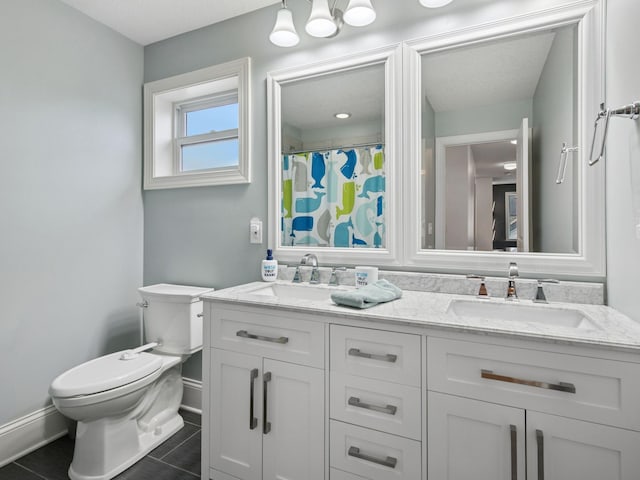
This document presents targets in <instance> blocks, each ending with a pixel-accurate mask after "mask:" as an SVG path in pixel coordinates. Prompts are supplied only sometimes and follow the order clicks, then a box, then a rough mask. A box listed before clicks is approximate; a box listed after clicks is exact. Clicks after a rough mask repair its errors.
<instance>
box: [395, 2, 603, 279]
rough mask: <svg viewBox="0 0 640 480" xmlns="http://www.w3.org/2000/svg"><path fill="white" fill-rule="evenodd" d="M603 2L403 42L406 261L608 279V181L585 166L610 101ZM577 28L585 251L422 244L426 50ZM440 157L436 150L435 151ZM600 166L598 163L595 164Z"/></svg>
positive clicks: (452, 268) (445, 268)
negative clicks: (597, 122) (596, 123)
mask: <svg viewBox="0 0 640 480" xmlns="http://www.w3.org/2000/svg"><path fill="white" fill-rule="evenodd" d="M603 8H604V7H603V5H602V2H598V1H584V2H580V3H578V4H571V5H566V6H561V7H556V8H552V9H547V10H543V11H538V12H535V13H531V14H527V15H520V16H518V17H515V18H508V19H501V20H499V21H495V22H492V23H487V24H483V25H475V26H471V27H468V28H464V29H460V30H456V31H453V32H448V33H445V34H438V35H433V36H429V37H425V38H421V39H417V40H412V41H407V42H405V48H404V58H403V63H404V68H405V72H404V81H405V84H404V91H405V99H406V100H405V117H404V119H403V120H404V124H405V126H406V127H405V132H406V133H405V138H404V142H405V158H407V159H409V160H410V164H409V165H408V166H407V167H406V169H405V178H404V182H405V183H404V186H405V196H404V199H403V200H404V202H403V203H404V204H405V205H406V206H407V212H406V215H407V217H406V218H405V223H406V224H407V235H406V240H405V241H406V246H405V248H406V250H405V252H406V256H405V259H404V264H405V265H406V266H407V267H409V268H412V269H420V270H424V269H427V270H429V271H440V272H450V273H473V272H476V273H483V274H496V275H499V276H504V275H505V273H506V271H507V265H508V264H509V262H517V263H518V266H519V268H520V271H521V272H525V273H526V275H531V276H534V277H535V276H555V277H557V278H559V279H562V278H575V277H585V278H589V279H601V278H603V277H604V276H605V272H606V261H605V203H604V202H605V183H604V174H605V172H604V166H602V165H600V166H599V167H598V166H597V165H595V166H594V167H587V160H588V159H587V158H586V157H587V152H588V151H589V142H590V136H591V133H592V132H591V129H592V128H593V126H592V122H593V119H594V118H596V115H597V113H598V106H599V105H600V103H601V102H603V101H604V59H603V55H604V39H603V35H604V25H603V21H604V15H603ZM567 25H577V28H578V85H577V90H578V91H577V98H578V112H577V116H576V118H577V121H578V125H577V132H578V138H577V140H578V143H577V144H578V146H579V150H578V152H579V155H577V156H575V160H574V161H576V162H577V164H576V166H577V168H578V170H579V173H580V176H579V178H580V183H579V194H578V198H579V200H580V206H579V209H578V211H579V232H580V239H579V245H580V248H579V253H576V254H557V253H533V252H532V253H525V252H521V253H511V252H478V251H471V252H468V251H461V250H435V249H433V250H431V249H423V248H422V245H421V235H422V234H421V222H422V208H421V206H420V205H419V204H418V203H417V202H412V199H416V198H420V193H421V185H420V175H416V173H415V172H419V171H420V167H421V162H422V152H421V143H422V134H421V108H420V105H421V102H420V101H419V99H420V96H421V69H420V61H421V55H424V54H427V53H432V52H441V51H443V50H447V49H449V48H454V47H460V46H465V45H473V44H475V43H479V42H482V41H486V40H490V39H496V38H509V37H513V36H517V35H521V34H526V33H532V32H536V31H541V30H548V29H551V28H556V27H561V26H567ZM434 154H435V152H434ZM596 167H598V168H596Z"/></svg>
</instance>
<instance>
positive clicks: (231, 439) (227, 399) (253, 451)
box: [209, 348, 262, 480]
mask: <svg viewBox="0 0 640 480" xmlns="http://www.w3.org/2000/svg"><path fill="white" fill-rule="evenodd" d="M210 388H211V391H210V399H211V400H210V402H211V422H210V423H211V424H210V425H209V435H210V459H211V460H210V466H211V468H213V469H215V470H217V471H220V472H224V473H226V474H229V475H233V476H234V477H237V478H239V479H241V480H261V479H262V402H261V399H262V358H260V357H256V356H253V355H245V354H242V353H236V352H229V351H226V350H219V349H217V348H213V349H211V387H210ZM252 388H253V395H251V393H252V391H251V390H252ZM252 403H253V408H252ZM251 413H253V415H250V414H251ZM254 418H255V420H253V419H254ZM212 473H213V472H212ZM212 478H215V477H214V476H212Z"/></svg>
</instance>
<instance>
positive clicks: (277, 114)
mask: <svg viewBox="0 0 640 480" xmlns="http://www.w3.org/2000/svg"><path fill="white" fill-rule="evenodd" d="M401 59H402V45H401V44H396V45H392V46H388V47H383V48H378V49H374V50H370V51H367V52H364V53H357V54H353V55H348V56H344V57H340V58H338V59H330V60H326V61H322V62H318V63H313V64H309V65H305V66H301V67H291V68H286V69H282V70H278V71H275V72H270V73H268V74H267V138H268V141H267V148H268V169H269V170H268V181H269V186H268V189H269V201H268V209H269V214H268V215H269V216H268V232H269V234H268V239H269V245H270V247H269V248H273V252H274V255H275V256H276V257H277V258H278V260H279V261H282V262H294V263H297V262H299V261H300V258H301V257H302V256H303V255H304V254H305V253H313V254H315V255H316V256H317V257H318V261H319V263H320V264H321V265H322V264H334V265H356V264H365V265H366V264H370V265H385V266H398V265H400V264H401V263H400V260H401V259H400V252H401V249H402V245H401V238H402V235H401V232H400V227H401V225H402V216H401V215H402V209H401V205H400V203H401V197H400V191H401V188H400V187H401V181H402V171H401V162H400V161H398V159H401V158H402V156H401V148H402V145H401V143H402V141H401V140H402V135H401V130H400V127H401V121H400V120H401V115H402V113H401V112H402V102H401V100H400V99H401V98H402V62H401ZM378 64H381V65H384V67H385V121H384V122H385V138H384V140H385V171H386V175H387V178H388V181H387V182H386V190H387V192H386V199H385V203H386V209H387V210H386V211H387V215H386V224H387V228H386V232H385V235H386V238H385V244H386V248H366V249H365V248H335V247H317V246H304V247H302V246H282V245H281V239H280V224H281V217H282V211H281V208H280V204H281V197H282V172H281V158H282V145H281V142H282V135H281V130H282V128H281V127H282V122H281V117H282V115H281V113H282V111H281V88H282V86H283V85H286V84H288V83H293V82H296V81H300V80H305V79H309V78H315V77H321V76H324V75H329V74H331V73H339V72H343V71H346V70H353V69H356V68H360V67H366V66H370V65H378Z"/></svg>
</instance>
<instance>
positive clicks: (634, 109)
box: [589, 101, 640, 166]
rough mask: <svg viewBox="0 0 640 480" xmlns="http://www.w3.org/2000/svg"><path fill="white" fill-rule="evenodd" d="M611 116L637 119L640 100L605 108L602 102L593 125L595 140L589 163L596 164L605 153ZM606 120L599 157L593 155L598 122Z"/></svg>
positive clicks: (639, 113)
mask: <svg viewBox="0 0 640 480" xmlns="http://www.w3.org/2000/svg"><path fill="white" fill-rule="evenodd" d="M611 117H622V118H628V119H631V120H637V119H638V117H640V101H635V102H633V103H630V104H629V105H624V106H623V107H620V108H613V109H612V108H604V103H601V104H600V112H598V116H597V118H596V122H595V124H594V125H593V140H592V141H591V153H590V154H589V165H590V166H591V165H594V164H596V163H597V162H598V161H599V160H600V159H601V158H602V156H603V155H604V147H605V143H606V141H607V131H608V130H609V119H610V118H611ZM601 121H604V124H603V127H601V128H604V130H603V132H602V143H601V145H600V153H599V154H598V156H597V157H594V156H593V150H594V147H595V144H596V137H597V133H598V124H599V123H600V122H601Z"/></svg>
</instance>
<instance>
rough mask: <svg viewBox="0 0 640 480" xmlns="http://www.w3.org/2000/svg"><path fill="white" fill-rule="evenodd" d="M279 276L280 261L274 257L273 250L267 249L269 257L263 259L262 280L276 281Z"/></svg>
mask: <svg viewBox="0 0 640 480" xmlns="http://www.w3.org/2000/svg"><path fill="white" fill-rule="evenodd" d="M277 277H278V261H277V260H274V259H273V250H271V249H270V248H269V249H267V258H266V259H265V260H262V280H264V281H265V282H275V280H276V278H277Z"/></svg>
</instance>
